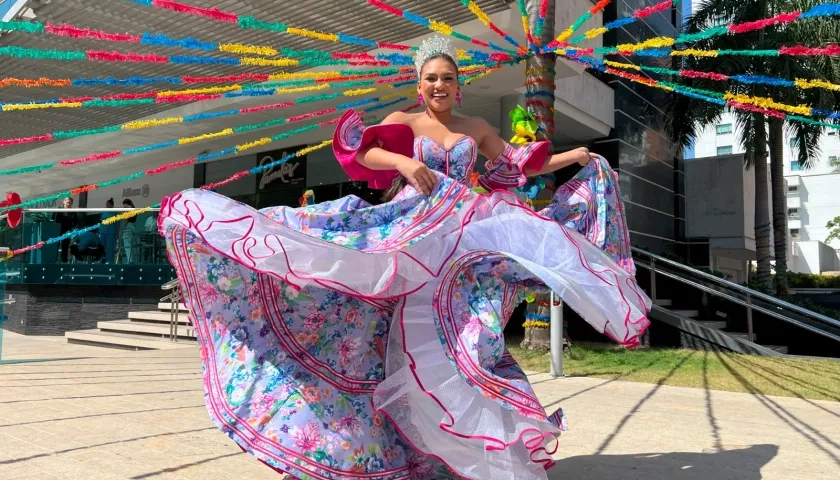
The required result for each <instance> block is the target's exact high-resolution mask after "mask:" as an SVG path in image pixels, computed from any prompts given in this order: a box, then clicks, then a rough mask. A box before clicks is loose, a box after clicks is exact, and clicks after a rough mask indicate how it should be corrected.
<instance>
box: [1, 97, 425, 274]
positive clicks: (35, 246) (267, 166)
mask: <svg viewBox="0 0 840 480" xmlns="http://www.w3.org/2000/svg"><path fill="white" fill-rule="evenodd" d="M406 99H407V97H404V98H402V99H399V100H396V101H394V102H390V103H388V104H380V105H377V106H375V107H372V108H369V109H367V110H366V111H362V112H361V113H362V114H365V113H368V112H371V111H373V110H378V109H381V108H386V107H388V106H391V105H394V104H396V103H399V102H401V101H404V100H406ZM418 107H420V104H419V103H415V104H414V105H411V106H410V107H407V108H404V109H402V111H404V112H408V111H410V110H413V109H415V108H418ZM338 120H339V117H336V118H334V119H332V120H328V121H325V122H321V123H319V124H315V125H314V126H315V127H320V126H326V125H331V124H333V123H336V122H337V121H338ZM299 130H300V129H299ZM289 133H291V132H287V134H289ZM298 133H302V132H298ZM289 136H291V135H289ZM330 144H332V140H325V141H323V142H321V143H319V144H316V145H312V146H309V147H305V148H302V149H300V150H298V151H296V152H294V153H290V154H288V155H286V156H284V157H283V158H281V159H279V160H276V161H274V162H271V163H267V164H265V165H260V166H257V167H254V168H251V169H250V170H243V171H241V172H237V173H235V174H233V175H231V176H230V177H228V178H227V179H225V180H222V181H219V182H215V183H212V184H207V185H204V186H202V187H201V188H202V189H204V190H212V189H214V188H218V187H220V186H222V185H226V184H228V183H231V182H234V181H236V180H239V179H241V178H244V177H247V176H249V175H256V174H258V173H261V172H263V171H266V170H268V169H271V168H274V167H277V166H278V165H282V164H283V163H286V162H288V161H289V160H291V159H293V158H295V157H299V156H303V155H306V154H308V153H311V152H314V151H316V150H319V149H321V148H324V147H327V146H328V145H330ZM230 150H231V149H227V150H222V151H221V152H217V153H216V154H206V156H208V158H216V157H220V156H224V155H227V154H229V153H232V152H230ZM222 152H224V153H222ZM210 155H214V156H212V157H210ZM201 157H202V156H201V155H200V156H199V157H196V158H191V159H187V160H183V161H181V162H175V164H178V165H179V166H185V165H191V164H193V163H196V162H197V161H201V160H199V159H200V158H201ZM175 164H169V165H163V166H161V167H158V168H155V169H151V170H147V172H150V171H153V172H155V174H159V173H163V172H164V171H166V170H168V169H169V168H167V167H169V166H170V165H175ZM135 175H136V176H132V177H134V178H139V176H142V175H137V174H135ZM134 178H132V179H134ZM104 183H107V182H104ZM91 187H93V186H91V185H88V186H86V187H80V188H79V189H75V190H85V189H86V190H85V191H90V190H92V189H93V188H91ZM94 188H95V187H94ZM62 193H64V192H62ZM64 196H66V195H64ZM25 203H26V202H25ZM15 208H25V207H22V205H16V206H15ZM152 208H160V204H155V205H151V206H149V207H145V208H139V209H136V210H131V211H129V212H124V213H121V214H119V215H115V216H114V217H110V218H107V219H105V220H103V221H102V222H100V223H97V224H95V225H91V226H89V227H85V228H80V229H76V230H70V231H69V232H66V233H64V234H62V235H59V236H57V237H53V238H50V239H48V240H45V241H44V240H42V241H40V242H38V243H35V244H33V245H29V246H26V247H23V248H18V249H16V250H10V251H8V252H7V253H6V255H5V256H4V257H2V258H0V262H4V261H7V260H10V259H12V258H14V257H15V256H16V255H21V254H23V253H26V252H29V251H32V250H37V249H39V248H42V247H43V246H45V245H52V244H56V243H60V242H62V241H64V240H69V239H72V238H75V237H77V236H79V235H81V234H82V233H86V232H92V231H95V230H97V229H99V228H100V227H102V226H103V225H108V224H111V223H116V222H119V221H122V220H126V219H128V218H132V217H136V216H138V215H141V214H143V213H145V212H148V211H150V210H151V209H152ZM2 211H5V210H3V209H0V212H2Z"/></svg>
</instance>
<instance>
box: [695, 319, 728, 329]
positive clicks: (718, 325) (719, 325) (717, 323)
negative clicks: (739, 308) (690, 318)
mask: <svg viewBox="0 0 840 480" xmlns="http://www.w3.org/2000/svg"><path fill="white" fill-rule="evenodd" d="M695 322H697V323H699V324H700V325H703V326H704V327H706V328H713V329H715V330H723V329H724V328H726V322H724V321H722V320H695Z"/></svg>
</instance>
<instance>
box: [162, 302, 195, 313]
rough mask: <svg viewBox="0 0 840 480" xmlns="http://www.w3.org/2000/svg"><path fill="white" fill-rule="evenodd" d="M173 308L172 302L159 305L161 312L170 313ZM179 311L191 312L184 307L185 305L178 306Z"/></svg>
mask: <svg viewBox="0 0 840 480" xmlns="http://www.w3.org/2000/svg"><path fill="white" fill-rule="evenodd" d="M171 308H172V302H161V303H158V309H159V310H161V311H167V312H168V311H169V310H170V309H171ZM178 310H180V311H182V312H189V310H188V309H187V306H186V305H184V304H183V303H179V304H178Z"/></svg>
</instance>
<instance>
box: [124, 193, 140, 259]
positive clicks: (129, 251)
mask: <svg viewBox="0 0 840 480" xmlns="http://www.w3.org/2000/svg"><path fill="white" fill-rule="evenodd" d="M122 206H123V208H135V207H134V202H132V201H131V199H130V198H126V199H125V200H123V203H122ZM136 230H137V217H136V216H134V217H128V218H126V219H125V220H123V223H122V232H121V233H120V240H121V241H122V249H123V252H125V263H128V264H130V263H131V259H132V256H133V253H134V234H135V232H136Z"/></svg>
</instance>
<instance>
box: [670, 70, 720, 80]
mask: <svg viewBox="0 0 840 480" xmlns="http://www.w3.org/2000/svg"><path fill="white" fill-rule="evenodd" d="M680 76H681V77H685V78H708V79H709V80H719V81H722V80H729V76H727V75H724V74H722V73H715V72H698V71H695V70H681V71H680Z"/></svg>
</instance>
